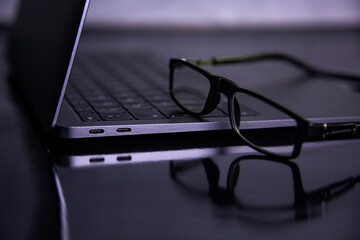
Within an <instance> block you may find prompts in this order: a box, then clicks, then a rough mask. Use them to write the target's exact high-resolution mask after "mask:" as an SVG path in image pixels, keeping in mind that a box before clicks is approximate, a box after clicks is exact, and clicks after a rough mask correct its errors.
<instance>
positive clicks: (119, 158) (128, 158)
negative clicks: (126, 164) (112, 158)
mask: <svg viewBox="0 0 360 240" xmlns="http://www.w3.org/2000/svg"><path fill="white" fill-rule="evenodd" d="M131 159H132V158H131V156H118V157H117V158H116V160H118V161H119V162H121V161H131Z"/></svg>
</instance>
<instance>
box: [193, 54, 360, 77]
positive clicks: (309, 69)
mask: <svg viewBox="0 0 360 240" xmlns="http://www.w3.org/2000/svg"><path fill="white" fill-rule="evenodd" d="M267 60H278V61H283V62H287V63H290V64H292V65H293V66H295V67H297V68H300V69H302V70H304V71H305V72H306V73H307V74H308V75H323V76H329V77H332V78H342V79H347V80H351V81H360V76H356V75H351V74H346V73H338V72H330V71H323V70H320V69H318V68H315V67H313V66H311V65H310V64H307V63H305V62H304V61H301V60H299V59H297V58H295V57H292V56H290V55H286V54H282V53H264V54H255V55H246V56H233V57H213V58H212V59H188V60H187V61H189V62H191V63H194V64H196V65H221V64H233V63H251V62H260V61H267Z"/></svg>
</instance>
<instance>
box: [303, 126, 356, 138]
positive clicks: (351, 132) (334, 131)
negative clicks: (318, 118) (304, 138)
mask: <svg viewBox="0 0 360 240" xmlns="http://www.w3.org/2000/svg"><path fill="white" fill-rule="evenodd" d="M337 135H343V136H347V137H360V123H323V124H320V123H312V124H311V125H310V128H309V131H308V137H309V138H311V139H314V138H315V139H319V138H321V139H327V138H329V137H336V136H337Z"/></svg>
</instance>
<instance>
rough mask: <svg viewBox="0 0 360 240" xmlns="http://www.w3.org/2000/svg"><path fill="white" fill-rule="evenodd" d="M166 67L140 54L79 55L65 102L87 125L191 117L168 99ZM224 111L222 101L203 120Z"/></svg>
mask: <svg viewBox="0 0 360 240" xmlns="http://www.w3.org/2000/svg"><path fill="white" fill-rule="evenodd" d="M166 66H167V65H166V63H165V64H163V66H162V65H160V64H159V63H158V62H156V61H154V60H152V59H151V58H150V57H148V56H147V55H143V54H141V55H140V54H127V55H120V54H89V55H86V56H81V57H78V58H77V59H76V63H75V64H74V67H73V70H72V73H71V77H70V81H69V84H68V88H67V92H66V95H65V99H66V100H67V101H68V102H69V104H70V105H71V106H72V107H73V109H74V111H75V112H76V113H77V114H78V116H79V117H80V118H81V119H82V120H83V121H87V122H97V121H128V120H154V119H174V118H192V116H189V115H188V114H186V113H184V112H183V111H182V110H181V109H180V108H178V107H177V106H176V104H175V103H174V101H173V100H172V99H171V97H170V94H169V90H168V85H169V83H168V73H167V72H168V70H167V69H166ZM226 109H227V106H226V103H225V102H224V103H222V104H220V107H219V108H218V109H216V110H215V111H214V112H212V113H210V114H208V115H206V117H207V118H208V117H226V116H227V113H226ZM247 114H249V115H254V114H255V113H254V112H253V111H251V110H249V111H248V113H247Z"/></svg>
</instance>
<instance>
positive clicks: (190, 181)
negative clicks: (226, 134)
mask: <svg viewBox="0 0 360 240" xmlns="http://www.w3.org/2000/svg"><path fill="white" fill-rule="evenodd" d="M259 168H261V171H260V172H259ZM289 170H290V171H289ZM257 172H259V175H260V174H261V175H262V177H263V178H264V179H259V176H258V175H257ZM266 172H268V173H269V174H266ZM274 173H275V174H276V175H277V176H279V177H274V176H273V174H274ZM170 174H171V177H172V179H173V180H174V181H175V182H176V183H177V184H179V185H180V186H182V187H183V189H186V190H187V191H188V192H189V193H192V194H196V196H205V195H204V194H206V193H207V196H209V197H210V198H211V199H212V200H213V203H214V204H216V205H218V206H224V205H226V206H236V207H237V208H238V209H239V210H245V212H250V211H251V210H252V211H253V212H255V213H259V211H264V212H272V217H275V218H276V219H278V218H277V217H278V216H281V217H285V216H287V215H286V214H284V210H291V209H293V210H294V211H295V219H296V220H300V219H306V218H309V217H311V218H313V217H317V216H318V214H319V213H320V212H318V211H317V210H316V208H317V207H319V206H321V204H322V203H324V202H327V201H330V200H333V199H336V198H337V197H340V196H341V195H343V194H345V193H346V192H348V191H349V190H351V189H353V187H354V186H355V185H356V184H357V183H359V182H360V175H358V176H354V177H348V178H346V179H343V180H341V181H337V182H334V183H332V184H328V185H327V186H325V187H321V188H318V189H316V190H312V191H305V189H304V187H303V181H302V177H301V171H300V168H299V166H298V165H297V164H296V163H295V162H292V161H284V160H283V159H276V158H272V157H268V156H260V155H249V156H242V157H239V158H237V159H235V160H234V161H232V162H231V165H230V167H229V170H228V174H227V181H226V186H224V185H223V186H221V184H220V175H221V174H220V168H219V166H218V165H217V163H216V162H215V161H213V160H212V159H210V158H206V159H201V160H200V159H199V160H194V161H171V162H170ZM241 175H242V176H241ZM270 176H271V180H270V181H269V179H267V177H270ZM291 180H292V181H291ZM291 182H292V183H291ZM262 185H264V186H262ZM284 186H287V187H289V186H291V188H292V189H293V200H291V199H290V198H291V196H288V193H290V192H291V189H288V188H283V187H284ZM279 189H280V191H279ZM269 193H270V194H269ZM289 197H290V198H289ZM290 201H292V203H290ZM289 203H290V205H289ZM314 210H315V211H314ZM276 213H279V215H277V214H276ZM248 216H250V215H248ZM256 216H257V217H258V215H257V214H256ZM291 216H292V215H291ZM280 219H282V218H280Z"/></svg>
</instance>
